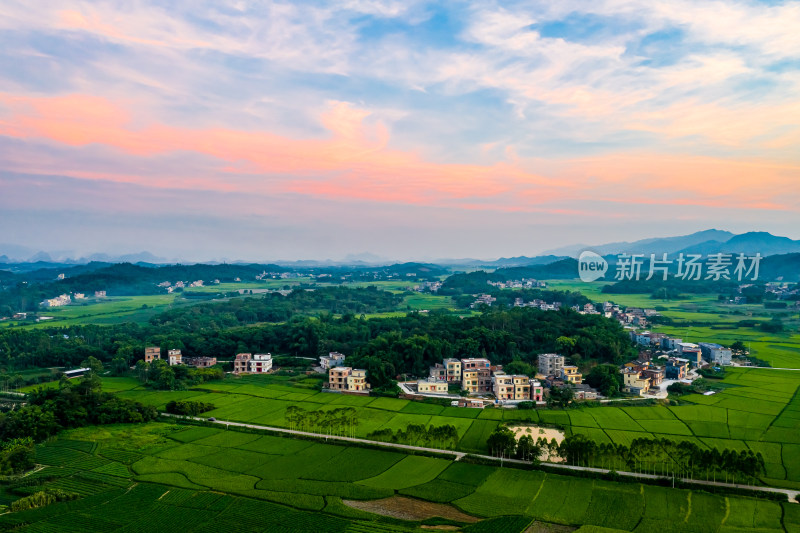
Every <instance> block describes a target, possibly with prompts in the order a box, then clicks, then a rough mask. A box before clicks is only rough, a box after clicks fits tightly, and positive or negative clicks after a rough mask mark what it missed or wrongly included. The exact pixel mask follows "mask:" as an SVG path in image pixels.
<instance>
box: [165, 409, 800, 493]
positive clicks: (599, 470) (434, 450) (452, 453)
mask: <svg viewBox="0 0 800 533" xmlns="http://www.w3.org/2000/svg"><path fill="white" fill-rule="evenodd" d="M161 414H162V415H163V416H168V417H172V418H184V419H186V418H188V419H190V420H197V421H200V422H210V423H212V424H218V425H220V426H224V427H228V426H237V427H244V428H251V429H263V430H267V431H273V432H276V433H286V434H289V435H299V436H303V437H311V438H314V439H319V440H325V441H328V440H332V441H339V442H357V443H361V444H369V445H371V446H382V447H384V448H394V449H400V450H411V451H420V452H431V453H438V454H440V455H449V456H451V457H454V458H455V459H454V460H456V461H458V460H460V459H461V458H463V457H464V456H465V455H467V454H466V453H465V452H457V451H454V450H442V449H439V448H425V447H423V446H411V445H410V444H398V443H395V442H381V441H377V440H369V439H361V438H358V437H343V436H341V435H325V434H324V433H311V432H309V431H300V430H297V429H287V428H279V427H273V426H261V425H258V424H245V423H243V422H232V421H230V420H214V421H209V420H208V419H207V418H202V417H198V416H180V415H173V414H169V413H161ZM470 455H473V456H475V457H481V458H483V459H490V460H492V461H497V457H492V456H491V455H478V454H470ZM502 462H509V463H519V464H530V463H529V462H528V461H522V460H521V459H503V461H502ZM542 464H545V465H547V466H549V467H553V468H563V469H564V470H578V471H583V472H595V473H598V474H608V473H610V472H611V470H608V469H606V468H595V467H591V466H573V465H565V464H562V463H542ZM614 472H615V473H616V474H618V475H620V476H625V477H631V478H638V479H669V478H666V476H658V475H654V474H641V473H639V472H620V471H614ZM675 481H681V482H684V483H691V484H693V485H706V486H712V487H724V488H729V489H746V490H753V491H759V492H772V493H779V494H786V495H787V496H788V497H789V501H791V502H793V503H797V502H798V497H800V490H792V489H781V488H777V487H760V486H757V485H739V484H735V483H724V482H722V481H702V480H698V479H687V478H681V479H676V480H675Z"/></svg>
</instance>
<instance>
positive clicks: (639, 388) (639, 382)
mask: <svg viewBox="0 0 800 533" xmlns="http://www.w3.org/2000/svg"><path fill="white" fill-rule="evenodd" d="M621 372H622V377H623V388H622V390H623V392H627V393H630V394H638V395H639V396H644V395H645V394H646V393H647V391H648V390H650V379H649V378H646V377H643V376H642V372H641V371H639V370H637V369H635V368H628V367H626V368H623V369H622V370H621Z"/></svg>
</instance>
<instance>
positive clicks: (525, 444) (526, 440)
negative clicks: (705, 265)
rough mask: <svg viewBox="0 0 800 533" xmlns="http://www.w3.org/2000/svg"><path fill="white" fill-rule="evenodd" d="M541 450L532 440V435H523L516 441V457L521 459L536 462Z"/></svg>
mask: <svg viewBox="0 0 800 533" xmlns="http://www.w3.org/2000/svg"><path fill="white" fill-rule="evenodd" d="M541 451H542V450H541V448H540V447H539V446H538V445H537V444H536V443H534V442H533V437H531V436H530V435H523V436H522V437H520V438H519V441H517V458H519V459H522V460H523V461H533V462H534V463H538V462H539V455H540V454H541Z"/></svg>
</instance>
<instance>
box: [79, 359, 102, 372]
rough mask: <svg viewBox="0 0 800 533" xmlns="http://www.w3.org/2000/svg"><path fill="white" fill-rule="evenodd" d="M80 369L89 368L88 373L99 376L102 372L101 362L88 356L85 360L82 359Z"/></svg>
mask: <svg viewBox="0 0 800 533" xmlns="http://www.w3.org/2000/svg"><path fill="white" fill-rule="evenodd" d="M81 367H83V368H89V369H90V372H93V373H95V374H99V373H100V372H102V371H103V362H102V361H101V360H100V359H97V358H96V357H94V356H91V355H90V356H89V357H88V358H87V359H84V360H83V361H82V362H81Z"/></svg>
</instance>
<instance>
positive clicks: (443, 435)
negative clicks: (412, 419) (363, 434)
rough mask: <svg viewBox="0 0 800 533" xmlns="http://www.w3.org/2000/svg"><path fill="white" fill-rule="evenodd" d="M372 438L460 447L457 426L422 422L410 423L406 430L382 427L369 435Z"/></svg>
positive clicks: (437, 446) (447, 447) (431, 445)
mask: <svg viewBox="0 0 800 533" xmlns="http://www.w3.org/2000/svg"><path fill="white" fill-rule="evenodd" d="M367 438H368V439H370V440H378V441H382V442H398V443H401V444H410V445H413V446H424V447H436V448H444V449H455V448H457V447H458V430H457V429H456V427H455V426H453V425H450V424H446V425H443V426H428V427H425V426H424V425H422V424H409V425H408V426H406V429H405V430H402V429H398V430H397V431H392V430H391V429H389V428H387V429H381V430H377V431H373V432H371V433H369V434H368V435H367Z"/></svg>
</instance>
